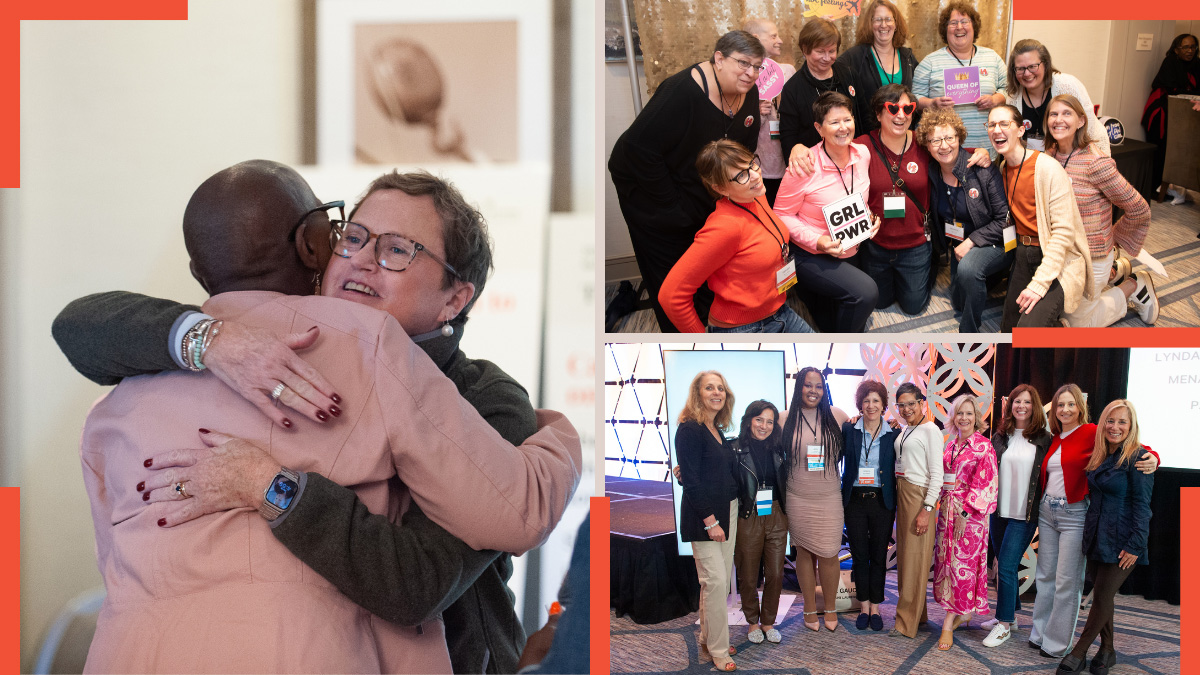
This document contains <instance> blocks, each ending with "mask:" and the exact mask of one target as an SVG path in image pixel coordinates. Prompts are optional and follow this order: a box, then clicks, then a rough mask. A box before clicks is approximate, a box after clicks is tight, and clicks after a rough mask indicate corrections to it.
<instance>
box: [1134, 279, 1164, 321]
mask: <svg viewBox="0 0 1200 675" xmlns="http://www.w3.org/2000/svg"><path fill="white" fill-rule="evenodd" d="M1134 280H1135V281H1136V282H1137V287H1136V288H1134V289H1133V295H1131V296H1129V304H1131V305H1133V308H1134V309H1135V310H1137V313H1138V317H1140V318H1141V319H1142V321H1145V322H1146V323H1148V324H1153V323H1154V322H1155V321H1158V294H1156V293H1155V292H1154V280H1153V279H1151V278H1150V273H1149V272H1144V273H1142V274H1141V275H1140V276H1138V275H1135V276H1134Z"/></svg>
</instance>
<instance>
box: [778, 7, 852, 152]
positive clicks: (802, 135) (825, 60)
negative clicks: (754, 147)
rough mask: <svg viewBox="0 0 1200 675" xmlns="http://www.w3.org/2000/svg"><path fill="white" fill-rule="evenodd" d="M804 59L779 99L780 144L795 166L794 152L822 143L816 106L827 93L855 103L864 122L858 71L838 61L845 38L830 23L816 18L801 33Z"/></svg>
mask: <svg viewBox="0 0 1200 675" xmlns="http://www.w3.org/2000/svg"><path fill="white" fill-rule="evenodd" d="M797 46H799V47H800V53H802V54H803V55H804V63H803V65H801V66H800V70H799V71H797V73H796V74H795V75H794V76H793V77H792V79H790V80H788V81H787V84H785V85H783V93H781V94H780V95H779V143H780V145H781V146H782V150H783V158H784V161H786V162H788V163H789V164H790V163H791V157H792V148H794V147H796V146H797V145H803V146H805V147H808V148H811V147H813V146H814V145H816V144H817V143H820V142H821V135H820V134H819V133H817V130H816V128H815V127H814V126H813V124H814V123H819V122H820V120H818V119H816V117H815V116H814V114H813V104H815V103H816V102H817V98H819V97H820V96H821V94H824V93H825V92H830V91H835V92H838V93H839V94H842V95H844V96H846V97H847V98H848V99H850V101H851V105H850V113H851V114H852V115H853V116H854V118H855V121H858V120H861V119H862V118H863V109H862V100H861V98H860V97H858V96H856V95H855V94H856V93H857V90H856V89H855V86H856V85H857V84H858V82H857V81H856V79H855V76H854V71H853V70H851V69H850V66H848V65H846V64H844V63H841V62H840V61H838V60H837V53H838V50H839V49H841V47H842V34H841V33H840V32H839V31H838V28H837V25H835V24H834V23H833V22H832V21H830V20H829V19H821V18H812V19H808V20H807V21H805V22H804V27H803V28H801V29H800V37H799V39H798V45H797Z"/></svg>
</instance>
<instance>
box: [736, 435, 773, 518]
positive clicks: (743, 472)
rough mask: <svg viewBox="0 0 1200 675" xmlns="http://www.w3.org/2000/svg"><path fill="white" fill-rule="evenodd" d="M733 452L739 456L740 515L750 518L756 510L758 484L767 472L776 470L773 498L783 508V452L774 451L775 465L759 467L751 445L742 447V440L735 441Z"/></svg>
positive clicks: (740, 516)
mask: <svg viewBox="0 0 1200 675" xmlns="http://www.w3.org/2000/svg"><path fill="white" fill-rule="evenodd" d="M733 453H734V457H736V458H737V485H738V517H739V518H749V517H750V515H751V514H752V513H754V511H755V506H756V499H755V497H756V496H757V494H758V486H759V485H760V484H761V483H762V478H761V477H763V476H766V475H768V474H767V473H765V472H774V475H775V480H774V481H773V482H774V483H775V487H774V490H773V494H772V499H774V500H775V501H776V502H778V503H779V506H780V509H781V510H782V508H783V499H782V498H781V496H780V492H779V485H780V480H779V477H780V474H781V472H782V470H783V453H780V452H772V453H771V459H772V460H773V464H774V466H771V467H759V466H757V465H756V464H755V462H754V456H753V455H752V454H751V453H750V448H749V447H742V443H741V441H740V440H738V441H733Z"/></svg>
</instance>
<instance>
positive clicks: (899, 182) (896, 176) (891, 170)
mask: <svg viewBox="0 0 1200 675" xmlns="http://www.w3.org/2000/svg"><path fill="white" fill-rule="evenodd" d="M879 133H881V134H882V133H883V132H882V131H881V132H879ZM867 138H869V139H871V145H873V146H875V152H877V153H879V159H882V160H883V168H885V169H887V172H888V175H889V176H891V178H892V187H897V188H902V187H904V179H903V178H901V177H900V164H903V163H904V154H905V153H907V152H908V149H909V148H910V147H912V145H911V144H910V143H909V141H908V134H905V135H904V148H903V149H902V150H901V151H900V155H899V156H898V157H897V160H898V161H899V163H896V162H893V161H892V160H890V159H888V158H887V155H886V154H884V152H883V148H881V147H880V146H879V141H877V140H875V137H874V136H873V135H871V134H867ZM832 160H833V158H832V157H831V158H830V161H832ZM833 166H834V167H837V164H834V165H833ZM914 201H915V200H914Z"/></svg>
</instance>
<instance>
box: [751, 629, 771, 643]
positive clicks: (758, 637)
mask: <svg viewBox="0 0 1200 675" xmlns="http://www.w3.org/2000/svg"><path fill="white" fill-rule="evenodd" d="M766 637H767V636H766V635H765V634H764V633H763V632H762V629H761V628H755V629H754V630H752V631H750V632H749V633H746V639H747V640H749V641H751V642H753V643H754V644H756V645H760V644H762V641H763V640H764V639H765V638H766Z"/></svg>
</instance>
